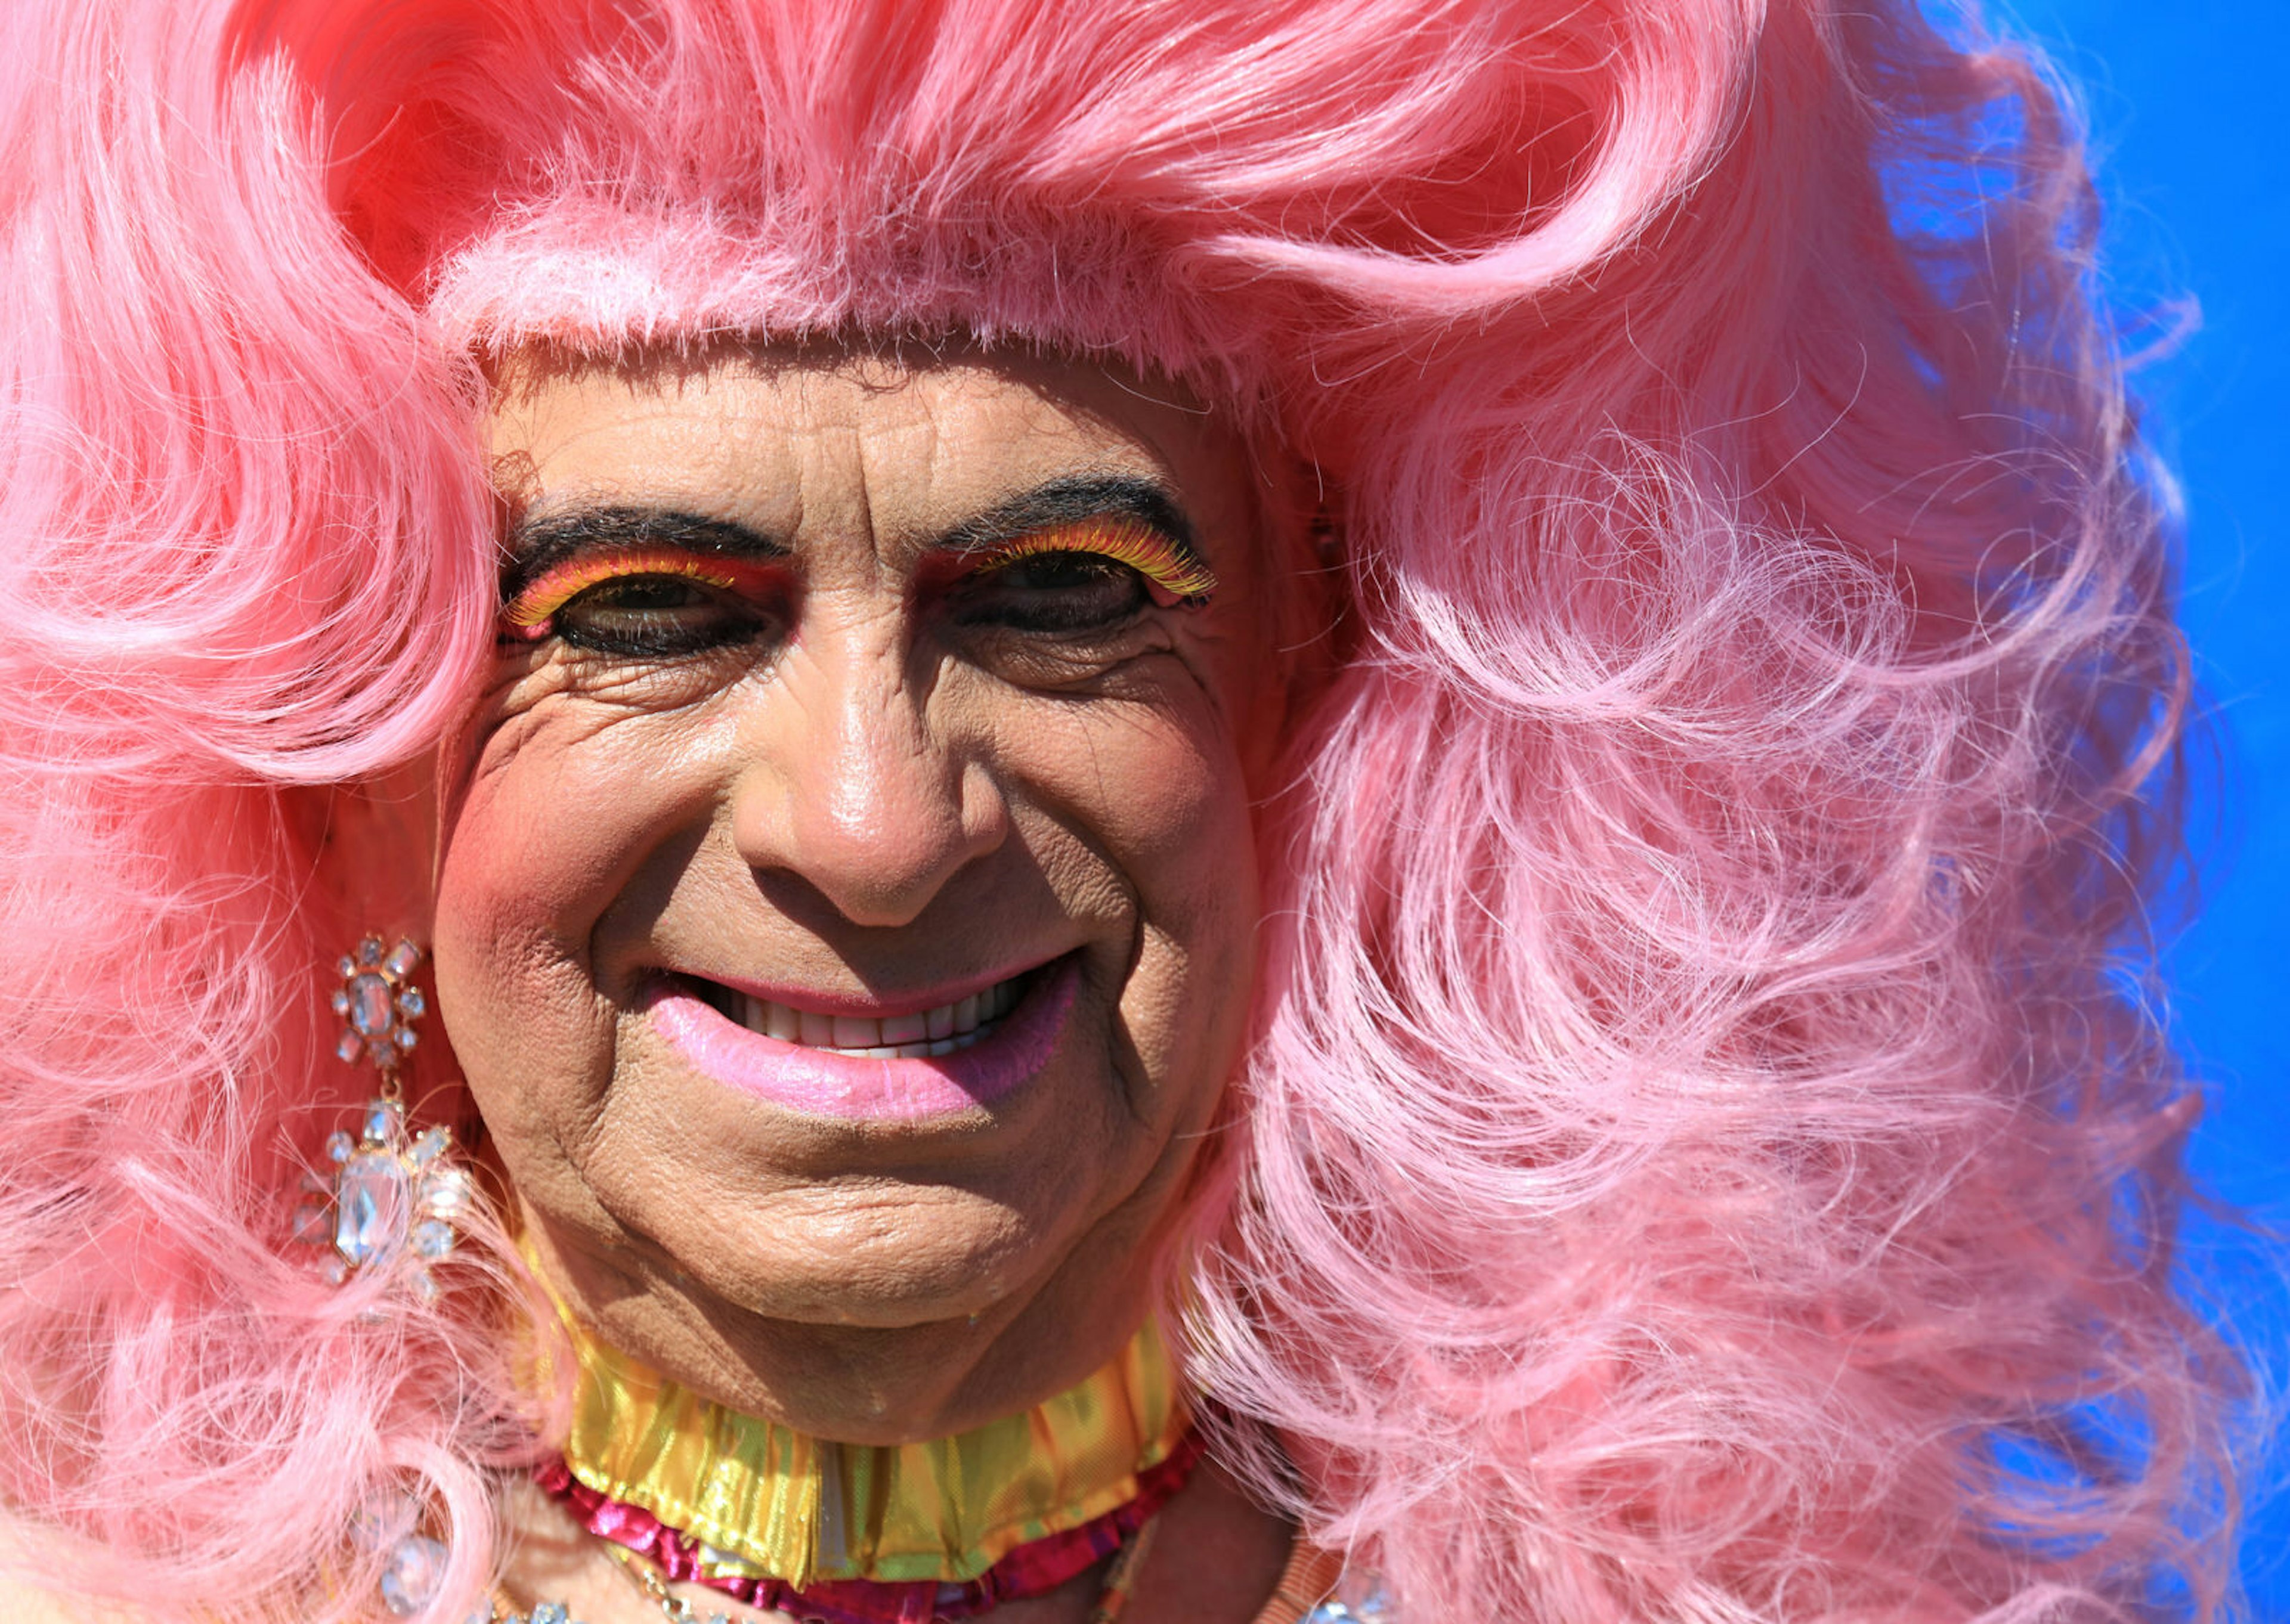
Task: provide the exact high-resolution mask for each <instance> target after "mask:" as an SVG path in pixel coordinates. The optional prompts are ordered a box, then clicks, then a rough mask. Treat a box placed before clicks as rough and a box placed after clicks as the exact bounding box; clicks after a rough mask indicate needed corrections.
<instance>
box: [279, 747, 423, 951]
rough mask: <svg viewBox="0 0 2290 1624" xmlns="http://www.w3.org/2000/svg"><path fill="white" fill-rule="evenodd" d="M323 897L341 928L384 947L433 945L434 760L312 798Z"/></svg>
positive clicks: (326, 789) (322, 790)
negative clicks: (408, 941)
mask: <svg viewBox="0 0 2290 1624" xmlns="http://www.w3.org/2000/svg"><path fill="white" fill-rule="evenodd" d="M307 793H308V796H310V797H312V798H311V800H310V801H309V802H308V803H306V805H305V812H306V815H307V816H308V820H309V826H310V828H311V832H312V836H313V842H312V844H313V847H314V850H315V851H316V873H315V875H314V876H313V877H314V879H315V881H316V886H317V889H318V892H319V894H320V895H322V896H324V897H325V898H326V899H327V900H329V901H330V902H331V903H332V905H333V906H334V907H336V908H339V909H340V917H341V920H342V923H343V924H345V925H346V926H348V928H349V929H351V930H353V931H356V932H365V931H372V932H375V933H376V934H378V935H380V936H381V937H382V938H383V939H384V940H389V941H395V940H397V938H399V937H401V936H405V937H411V938H412V940H415V941H417V942H427V941H428V940H429V931H430V924H431V922H432V918H433V915H434V911H435V910H434V907H433V903H434V892H435V885H434V883H433V882H434V876H435V875H436V861H437V797H436V782H435V772H434V771H433V768H432V764H431V762H430V759H429V757H428V756H421V757H420V758H418V759H416V760H414V761H411V762H408V763H406V764H404V765H402V766H398V767H394V768H392V769H390V770H389V771H388V772H383V773H380V774H378V775H376V776H374V777H372V778H366V779H360V780H356V781H355V782H351V783H347V784H333V785H328V786H324V787H322V788H315V789H312V790H309V791H308V792H307Z"/></svg>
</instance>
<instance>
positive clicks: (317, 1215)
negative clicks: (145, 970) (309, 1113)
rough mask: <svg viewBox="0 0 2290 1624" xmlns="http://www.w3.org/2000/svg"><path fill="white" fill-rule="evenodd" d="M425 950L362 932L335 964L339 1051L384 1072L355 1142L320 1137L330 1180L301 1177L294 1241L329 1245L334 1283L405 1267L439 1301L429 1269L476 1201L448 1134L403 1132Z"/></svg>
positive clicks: (414, 1283)
mask: <svg viewBox="0 0 2290 1624" xmlns="http://www.w3.org/2000/svg"><path fill="white" fill-rule="evenodd" d="M420 963H421V949H420V948H417V947H415V946H414V945H413V944H412V942H410V941H400V942H399V943H398V944H397V946H396V947H395V948H391V949H390V950H389V951H388V953H387V954H385V953H384V952H383V951H382V946H381V938H380V937H379V936H368V937H366V938H365V939H364V940H363V941H361V942H359V943H358V945H357V948H356V950H355V951H354V952H351V953H348V954H345V955H343V956H342V959H341V962H340V964H337V965H336V966H335V968H336V970H337V971H338V972H339V973H340V976H341V985H340V988H337V989H336V990H335V993H334V996H333V1009H334V1013H335V1014H337V1015H340V1016H341V1017H342V1018H343V1020H345V1021H346V1022H347V1023H348V1024H347V1025H345V1026H344V1027H343V1028H342V1035H341V1040H340V1043H339V1044H337V1045H336V1046H335V1051H334V1052H335V1053H337V1054H338V1055H340V1057H341V1058H342V1059H343V1060H346V1061H348V1062H349V1063H350V1064H352V1065H356V1064H357V1063H358V1062H359V1061H360V1060H365V1061H369V1062H371V1063H372V1065H373V1067H374V1068H375V1069H376V1070H378V1071H379V1072H380V1074H381V1080H380V1084H379V1085H378V1086H377V1088H376V1089H375V1091H374V1092H375V1098H374V1099H373V1100H371V1101H369V1102H368V1104H367V1105H366V1108H365V1109H364V1112H363V1113H362V1114H361V1116H360V1117H359V1121H358V1132H357V1133H356V1137H352V1136H351V1135H350V1134H349V1133H348V1132H335V1133H333V1134H332V1135H331V1136H330V1137H329V1138H328V1139H327V1140H326V1159H327V1160H328V1161H330V1162H332V1164H333V1169H334V1171H333V1174H332V1177H331V1178H328V1179H320V1178H318V1177H316V1176H315V1175H308V1176H306V1177H305V1178H304V1180H303V1183H302V1189H303V1197H302V1204H301V1206H300V1208H299V1209H297V1211H296V1212H295V1214H294V1237H295V1238H296V1239H297V1240H299V1241H302V1242H305V1243H307V1244H311V1245H314V1246H323V1247H325V1248H326V1249H327V1250H326V1255H325V1258H324V1262H323V1263H322V1264H321V1266H320V1267H321V1268H322V1269H323V1270H324V1274H325V1276H326V1278H327V1279H329V1280H331V1281H332V1282H333V1283H334V1284H338V1285H339V1284H341V1283H342V1282H343V1281H345V1280H347V1279H348V1278H349V1277H350V1276H351V1275H353V1274H361V1275H364V1274H375V1273H380V1272H384V1271H395V1270H398V1269H403V1270H404V1275H405V1284H407V1286H408V1287H410V1288H411V1289H412V1292H413V1293H414V1295H415V1296H417V1297H419V1298H420V1299H421V1300H423V1301H425V1302H426V1301H428V1300H432V1299H434V1298H435V1297H436V1295H437V1281H436V1276H433V1275H432V1274H431V1273H430V1272H429V1266H430V1265H431V1264H433V1263H436V1262H437V1261H438V1260H441V1259H443V1258H444V1257H445V1256H446V1255H447V1254H448V1253H450V1252H452V1250H453V1243H454V1241H455V1239H456V1233H455V1229H454V1224H455V1220H458V1219H460V1218H462V1217H464V1216H466V1215H467V1214H468V1212H469V1210H470V1208H471V1206H472V1205H473V1204H474V1203H475V1201H476V1190H475V1188H474V1187H473V1186H472V1185H471V1184H470V1182H469V1175H468V1173H467V1172H464V1171H463V1170H462V1169H461V1168H460V1167H458V1166H455V1165H453V1162H452V1148H453V1131H452V1129H451V1128H448V1127H444V1126H438V1127H434V1128H424V1129H423V1130H421V1132H419V1133H416V1134H412V1135H411V1136H409V1135H408V1134H407V1132H406V1127H405V1089H404V1082H403V1081H402V1080H401V1078H400V1077H399V1075H398V1073H399V1069H400V1068H401V1067H403V1066H404V1062H405V1055H406V1052H408V1051H409V1050H411V1049H412V1047H413V1044H414V1038H415V1035H414V1030H413V1023H414V1022H415V1021H417V1020H420V1019H421V1017H422V1016H423V1015H424V1014H426V1013H428V1004H427V1002H426V1001H425V1000H424V999H423V997H422V996H421V989H420V988H419V987H416V986H415V985H414V984H413V979H412V978H413V972H414V970H415V968H416V967H417V966H418V965H419V964H420Z"/></svg>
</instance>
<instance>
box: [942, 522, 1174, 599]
mask: <svg viewBox="0 0 2290 1624" xmlns="http://www.w3.org/2000/svg"><path fill="white" fill-rule="evenodd" d="M1044 553H1096V554H1098V555H1100V556H1102V557H1106V558H1110V559H1112V560H1114V561H1115V562H1116V563H1118V564H1127V565H1128V566H1129V567H1130V568H1131V569H1133V570H1134V571H1136V572H1138V573H1139V574H1140V575H1142V576H1143V577H1144V578H1145V579H1146V580H1148V581H1149V582H1151V583H1152V584H1153V585H1154V586H1156V587H1158V588H1160V589H1161V590H1162V591H1163V592H1165V593H1167V594H1168V595H1169V596H1171V597H1173V598H1176V599H1179V600H1181V601H1185V602H1191V603H1200V602H1203V601H1205V599H1206V598H1207V597H1208V596H1209V594H1210V593H1212V592H1213V591H1215V590H1216V584H1217V580H1216V577H1215V576H1214V575H1213V574H1212V573H1211V572H1210V571H1209V567H1208V566H1207V565H1206V564H1200V563H1198V562H1197V561H1195V560H1193V559H1189V558H1188V557H1186V556H1184V555H1183V554H1182V553H1181V552H1180V551H1178V550H1177V548H1176V547H1175V545H1174V544H1173V543H1172V542H1171V541H1170V540H1169V538H1168V537H1166V536H1165V535H1163V534H1162V533H1161V532H1159V531H1157V530H1156V529H1154V528H1153V527H1152V526H1151V525H1149V524H1143V523H1141V522H1140V521H1139V520H1136V519H1132V518H1117V517H1107V518H1099V519H1084V520H1082V521H1081V522H1080V523H1078V524H1061V525H1059V526H1057V527H1056V528H1055V529H1053V530H1044V531H1037V532H1034V533H1033V534H1031V535H1025V536H1019V537H1016V538H1015V539H1013V540H1008V541H1001V542H997V543H996V544H995V545H994V546H993V547H991V548H988V549H986V552H985V555H984V557H983V560H982V562H981V565H980V567H981V569H983V570H999V569H1006V568H1007V567H1008V566H1009V565H1011V564H1015V563H1017V562H1018V561H1019V560H1020V559H1021V558H1033V557H1037V556H1040V555H1041V554H1044Z"/></svg>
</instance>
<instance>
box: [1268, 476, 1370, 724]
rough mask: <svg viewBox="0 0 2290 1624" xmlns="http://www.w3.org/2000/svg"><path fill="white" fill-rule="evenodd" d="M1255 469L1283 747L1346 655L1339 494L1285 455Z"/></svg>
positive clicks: (1347, 615)
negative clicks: (1273, 593)
mask: <svg viewBox="0 0 2290 1624" xmlns="http://www.w3.org/2000/svg"><path fill="white" fill-rule="evenodd" d="M1259 467H1260V468H1261V469H1262V470H1263V474H1262V477H1261V482H1260V489H1259V494H1258V500H1259V503H1260V505H1261V509H1262V533H1263V535H1264V538H1265V544H1266V545H1265V553H1266V556H1267V558H1268V560H1269V564H1270V574H1271V577H1272V580H1273V581H1274V582H1275V583H1276V590H1277V594H1278V599H1279V609H1278V613H1277V617H1276V620H1275V626H1276V630H1277V636H1278V639H1279V641H1278V644H1277V660H1278V661H1279V676H1280V683H1281V692H1282V706H1281V716H1280V725H1279V727H1278V729H1277V734H1278V737H1279V738H1280V739H1281V740H1284V741H1285V740H1289V739H1292V738H1293V737H1294V736H1295V733H1296V730H1297V729H1298V728H1299V727H1300V726H1301V725H1302V724H1303V720H1304V717H1305V716H1306V715H1307V714H1308V713H1309V711H1310V710H1311V708H1312V707H1313V706H1314V705H1315V704H1316V703H1317V701H1318V700H1319V698H1320V696H1321V694H1322V693H1324V692H1326V691H1327V688H1328V685H1329V684H1331V683H1333V681H1334V680H1335V677H1336V674H1337V673H1338V672H1339V671H1341V669H1342V668H1343V667H1344V663H1345V660H1346V659H1347V658H1348V656H1349V652H1350V644H1351V632H1352V629H1353V620H1354V617H1353V615H1352V612H1351V576H1350V571H1349V568H1348V567H1347V564H1346V556H1345V547H1344V527H1343V499H1342V493H1341V492H1339V491H1337V490H1336V488H1335V487H1334V486H1333V484H1330V483H1329V481H1328V478H1327V476H1326V475H1325V472H1323V471H1322V469H1321V468H1319V467H1317V465H1316V464H1314V463H1311V462H1309V461H1306V460H1304V459H1302V458H1301V457H1298V456H1296V455H1295V454H1293V452H1273V453H1271V454H1270V455H1269V456H1266V457H1262V458H1260V459H1259Z"/></svg>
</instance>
